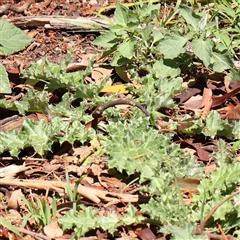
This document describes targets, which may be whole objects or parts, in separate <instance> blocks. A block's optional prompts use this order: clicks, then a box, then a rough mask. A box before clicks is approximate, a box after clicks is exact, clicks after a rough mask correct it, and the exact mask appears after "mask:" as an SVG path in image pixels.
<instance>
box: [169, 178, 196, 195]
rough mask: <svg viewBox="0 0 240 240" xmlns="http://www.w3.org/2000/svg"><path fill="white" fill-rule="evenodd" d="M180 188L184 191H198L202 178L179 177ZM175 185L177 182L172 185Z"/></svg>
mask: <svg viewBox="0 0 240 240" xmlns="http://www.w3.org/2000/svg"><path fill="white" fill-rule="evenodd" d="M177 181H178V184H179V187H180V190H181V191H182V192H197V191H198V190H197V187H198V185H199V184H200V180H199V179H197V178H177ZM172 186H174V187H175V183H174V184H173V185H172Z"/></svg>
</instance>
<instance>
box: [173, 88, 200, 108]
mask: <svg viewBox="0 0 240 240" xmlns="http://www.w3.org/2000/svg"><path fill="white" fill-rule="evenodd" d="M200 92H201V90H200V89H198V88H188V89H187V90H186V91H184V92H182V93H180V94H177V95H176V96H175V98H176V99H179V103H180V104H181V103H183V102H185V101H187V100H188V99H189V98H190V97H192V96H194V95H195V94H197V93H200Z"/></svg>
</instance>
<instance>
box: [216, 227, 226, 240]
mask: <svg viewBox="0 0 240 240" xmlns="http://www.w3.org/2000/svg"><path fill="white" fill-rule="evenodd" d="M218 229H219V231H220V232H221V234H222V235H223V239H224V240H228V239H227V236H226V235H225V233H224V232H223V230H222V227H221V225H220V224H218Z"/></svg>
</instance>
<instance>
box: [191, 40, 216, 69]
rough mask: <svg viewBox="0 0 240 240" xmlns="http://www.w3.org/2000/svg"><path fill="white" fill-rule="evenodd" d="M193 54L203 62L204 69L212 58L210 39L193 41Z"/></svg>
mask: <svg viewBox="0 0 240 240" xmlns="http://www.w3.org/2000/svg"><path fill="white" fill-rule="evenodd" d="M192 49H193V52H194V54H195V55H196V56H197V57H198V58H199V59H200V60H202V61H203V63H204V65H205V66H206V67H208V66H209V64H210V61H211V56H212V54H211V53H212V42H211V40H210V39H207V40H203V39H200V38H199V39H194V40H193V42H192Z"/></svg>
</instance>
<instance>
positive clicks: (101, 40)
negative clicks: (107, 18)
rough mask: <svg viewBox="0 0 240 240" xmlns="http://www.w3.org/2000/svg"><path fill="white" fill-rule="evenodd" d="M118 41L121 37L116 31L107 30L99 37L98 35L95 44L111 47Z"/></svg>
mask: <svg viewBox="0 0 240 240" xmlns="http://www.w3.org/2000/svg"><path fill="white" fill-rule="evenodd" d="M118 41H119V38H118V37H117V36H116V34H115V33H113V32H111V31H107V32H104V33H102V34H101V35H100V36H99V37H97V38H96V39H95V40H94V41H93V44H95V45H97V46H100V47H104V48H111V47H113V46H115V45H116V43H117V42H118Z"/></svg>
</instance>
